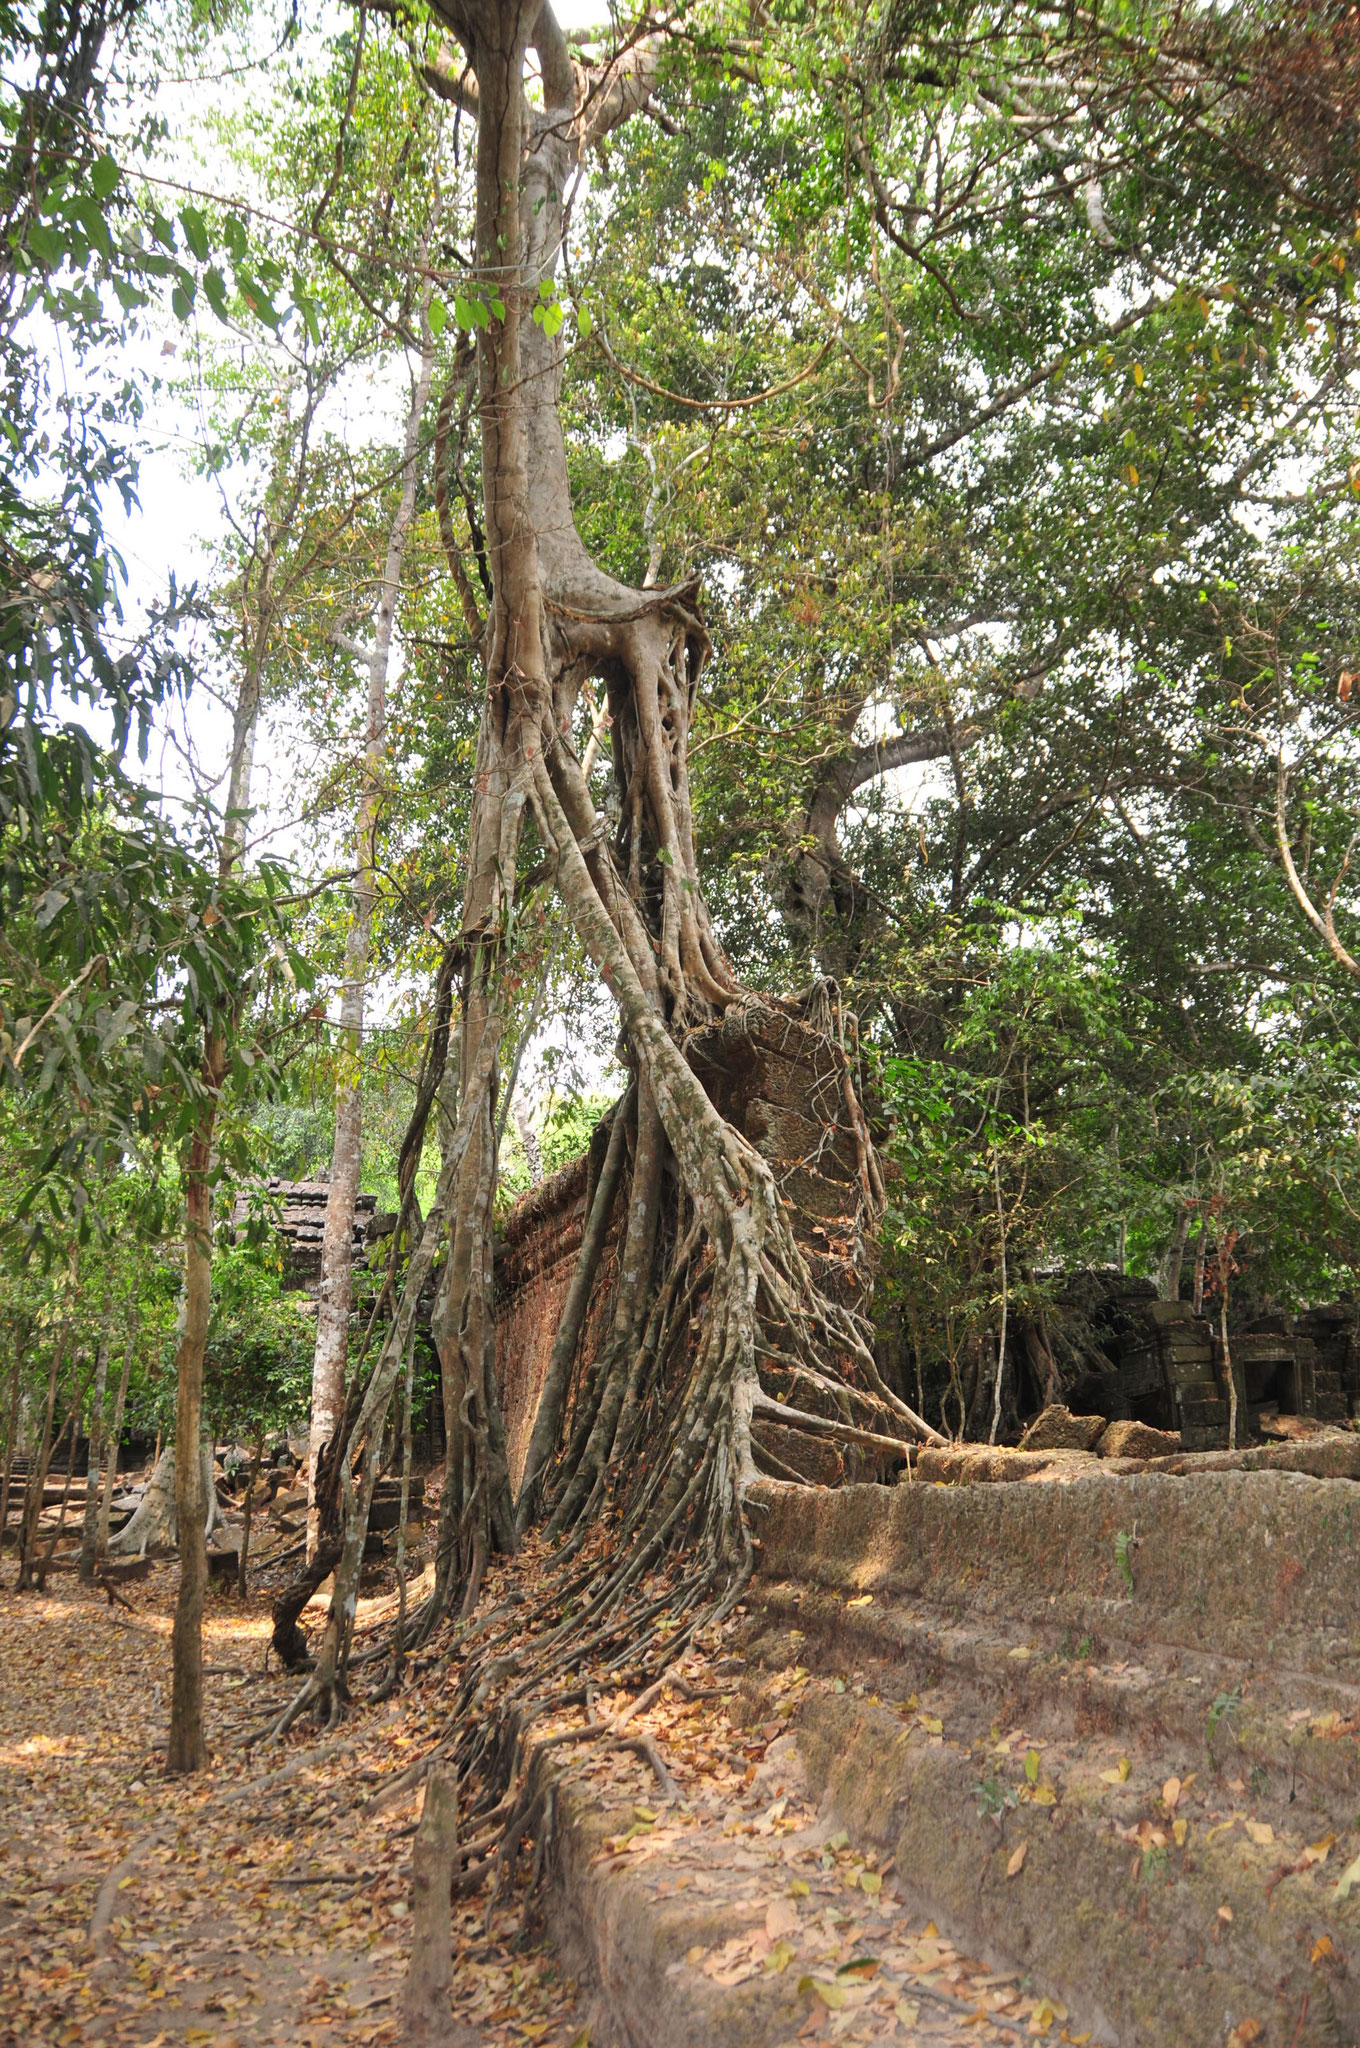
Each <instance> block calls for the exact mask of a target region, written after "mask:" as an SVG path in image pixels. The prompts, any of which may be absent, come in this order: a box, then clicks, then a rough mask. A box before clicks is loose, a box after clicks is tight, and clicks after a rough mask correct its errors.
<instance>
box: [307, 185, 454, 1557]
mask: <svg viewBox="0 0 1360 2048" xmlns="http://www.w3.org/2000/svg"><path fill="white" fill-rule="evenodd" d="M437 218H438V214H437V211H436V213H435V214H434V215H432V216H431V221H430V227H429V230H428V231H427V233H426V236H425V238H424V243H423V245H422V256H423V254H424V250H425V248H426V247H428V243H429V240H430V235H431V234H432V233H433V230H434V227H435V224H436V222H437ZM430 297H431V289H430V287H429V286H427V287H426V289H425V291H424V292H423V294H422V295H421V300H420V308H419V311H420V333H421V343H422V346H421V355H420V365H419V370H418V373H417V375H416V378H415V381H414V384H413V386H412V391H411V402H410V405H409V406H408V408H407V413H406V434H405V440H404V443H403V451H402V457H403V464H404V467H403V472H402V487H401V497H400V499H399V500H398V503H397V509H396V513H395V515H394V517H393V520H392V525H391V527H390V529H389V531H388V536H387V555H386V560H385V561H384V564H383V575H382V583H381V585H380V589H379V596H378V607H377V612H376V615H375V618H374V632H373V645H372V647H371V648H370V649H368V650H367V666H368V715H367V729H366V737H365V742H364V787H363V794H362V796H361V798H360V800H359V808H358V813H357V815H356V817H355V821H354V858H355V867H356V869H357V875H356V879H355V884H354V897H353V909H352V911H351V914H350V925H349V932H348V934H347V936H346V939H345V980H344V986H343V993H342V995H341V999H340V1063H341V1064H340V1076H339V1079H338V1081H337V1083H336V1090H335V1138H334V1142H333V1145H332V1149H331V1181H330V1192H329V1194H328V1196H327V1198H326V1227H325V1233H324V1235H323V1237H322V1242H321V1280H320V1287H319V1290H318V1299H317V1317H316V1351H315V1354H314V1357H313V1361H312V1421H311V1434H310V1438H309V1442H308V1450H307V1555H308V1556H309V1557H312V1556H314V1555H315V1552H316V1543H317V1509H316V1467H317V1460H318V1458H319V1456H320V1453H321V1450H322V1447H323V1446H324V1445H325V1444H328V1443H329V1442H330V1440H331V1437H332V1435H333V1434H334V1431H335V1427H336V1424H337V1423H338V1422H339V1420H340V1417H341V1414H342V1413H343V1411H344V1406H345V1378H346V1365H347V1357H348V1345H349V1318H350V1302H351V1296H352V1292H353V1288H352V1277H353V1273H352V1268H353V1256H354V1252H353V1246H354V1204H355V1199H356V1197H357V1195H358V1193H359V1174H360V1169H361V1166H362V1161H363V1115H364V1111H363V1084H362V1079H361V1075H360V1070H359V1054H360V1050H361V1048H362V1044H363V1031H364V995H365V990H366V987H367V983H368V972H369V949H370V943H371V938H372V931H373V911H374V906H375V904H376V902H377V898H378V884H377V872H376V868H377V844H376V841H377V831H378V820H379V811H380V807H381V800H382V765H383V762H384V761H385V759H386V757H387V672H388V664H389V662H390V659H391V653H392V630H393V625H394V622H395V618H396V609H397V597H398V594H399V592H400V589H401V576H402V569H403V566H404V564H405V560H406V546H407V542H408V540H409V538H410V533H411V523H412V520H413V519H414V516H415V505H416V479H417V472H418V469H419V458H420V448H421V423H422V421H423V419H424V416H425V409H426V406H427V405H428V403H429V397H430V382H431V379H432V377H433V375H434V351H435V344H434V336H433V335H432V334H431V332H430V321H429V310H430Z"/></svg>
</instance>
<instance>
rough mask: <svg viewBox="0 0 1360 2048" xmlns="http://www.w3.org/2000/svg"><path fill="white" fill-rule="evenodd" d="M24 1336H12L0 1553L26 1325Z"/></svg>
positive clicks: (15, 1441) (1, 1487) (0, 1499)
mask: <svg viewBox="0 0 1360 2048" xmlns="http://www.w3.org/2000/svg"><path fill="white" fill-rule="evenodd" d="M23 1328H24V1333H25V1334H24V1335H23V1336H22V1337H20V1336H19V1335H18V1333H17V1331H16V1333H15V1336H14V1359H13V1363H12V1364H11V1366H10V1369H9V1415H8V1417H7V1419H6V1424H5V1463H4V1469H3V1471H0V1552H3V1550H4V1547H5V1538H6V1537H7V1536H8V1534H9V1484H10V1473H11V1472H12V1470H13V1468H14V1453H15V1450H16V1448H17V1445H18V1437H19V1365H20V1361H21V1359H22V1357H23V1353H24V1350H25V1348H26V1345H27V1341H28V1338H27V1330H28V1325H27V1324H24V1325H23Z"/></svg>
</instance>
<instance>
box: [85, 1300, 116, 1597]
mask: <svg viewBox="0 0 1360 2048" xmlns="http://www.w3.org/2000/svg"><path fill="white" fill-rule="evenodd" d="M109 1317H110V1309H109V1304H108V1303H107V1302H106V1303H105V1307H104V1315H103V1320H102V1321H101V1323H100V1326H99V1349H98V1352H97V1353H96V1356H95V1368H94V1397H93V1399H92V1401H91V1403H90V1428H89V1437H88V1448H87V1451H86V1457H85V1522H84V1527H83V1529H82V1531H81V1538H80V1563H79V1566H78V1574H79V1577H80V1579H81V1580H82V1582H83V1583H84V1584H85V1585H87V1586H88V1585H92V1584H93V1583H94V1564H95V1555H96V1551H97V1548H98V1542H99V1475H100V1471H101V1468H102V1465H103V1459H104V1396H105V1392H106V1390H107V1385H108V1376H109Z"/></svg>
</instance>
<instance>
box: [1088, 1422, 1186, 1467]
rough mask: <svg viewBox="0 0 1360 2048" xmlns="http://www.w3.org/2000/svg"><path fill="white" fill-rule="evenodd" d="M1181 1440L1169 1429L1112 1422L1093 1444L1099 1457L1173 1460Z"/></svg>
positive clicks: (1137, 1423)
mask: <svg viewBox="0 0 1360 2048" xmlns="http://www.w3.org/2000/svg"><path fill="white" fill-rule="evenodd" d="M1180 1448H1181V1440H1180V1438H1179V1437H1178V1436H1177V1435H1176V1434H1175V1432H1174V1431H1173V1430H1169V1429H1153V1428H1151V1427H1150V1426H1149V1424H1148V1423H1146V1422H1112V1423H1111V1424H1110V1426H1109V1428H1108V1429H1107V1430H1106V1431H1105V1434H1104V1435H1103V1436H1102V1437H1101V1439H1100V1441H1099V1443H1098V1444H1097V1445H1096V1450H1097V1452H1098V1453H1099V1455H1100V1456H1101V1457H1102V1458H1139V1459H1141V1458H1173V1457H1175V1456H1176V1455H1177V1453H1178V1452H1179V1450H1180Z"/></svg>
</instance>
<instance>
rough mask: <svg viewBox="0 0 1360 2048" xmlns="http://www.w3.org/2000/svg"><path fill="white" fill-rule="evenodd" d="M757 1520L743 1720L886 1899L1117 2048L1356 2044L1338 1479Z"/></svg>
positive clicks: (1358, 1753)
mask: <svg viewBox="0 0 1360 2048" xmlns="http://www.w3.org/2000/svg"><path fill="white" fill-rule="evenodd" d="M1093 1462H1094V1461H1093ZM755 1499H756V1502H757V1503H758V1505H757V1510H756V1521H757V1526H758V1527H760V1528H761V1531H762V1538H763V1559H762V1568H761V1575H760V1578H759V1580H758V1582H757V1585H756V1587H755V1588H754V1589H753V1597H752V1599H751V1602H750V1608H751V1613H750V1620H749V1629H750V1637H749V1644H748V1653H749V1657H750V1669H749V1672H748V1676H747V1678H746V1681H745V1685H744V1695H743V1696H744V1703H745V1704H744V1711H745V1713H746V1716H747V1718H748V1720H749V1722H750V1723H751V1725H753V1726H760V1725H763V1724H765V1723H767V1722H768V1720H769V1719H770V1717H772V1716H778V1717H779V1718H780V1719H781V1720H783V1721H784V1723H785V1725H787V1726H788V1727H789V1729H790V1731H791V1732H792V1734H793V1735H794V1737H795V1739H796V1741H797V1743H798V1746H799V1751H800V1755H801V1758H802V1761H803V1764H804V1767H805V1769H806V1771H807V1774H808V1784H809V1797H810V1798H811V1799H813V1800H817V1801H829V1802H830V1803H831V1804H832V1805H833V1806H834V1808H835V1809H836V1811H837V1812H838V1813H839V1814H840V1816H841V1817H842V1821H843V1825H844V1826H845V1827H846V1828H847V1829H848V1830H849V1831H850V1834H851V1836H852V1838H853V1839H854V1840H855V1841H856V1843H857V1844H858V1845H859V1846H860V1847H861V1848H862V1849H863V1850H864V1851H865V1852H866V1853H873V1854H875V1855H877V1856H878V1857H879V1858H880V1859H888V1858H891V1859H892V1861H893V1865H894V1868H895V1870H896V1872H897V1874H898V1877H899V1880H900V1881H901V1882H902V1883H903V1886H904V1894H905V1902H906V1903H907V1904H908V1906H910V1905H912V1904H913V1903H915V1901H917V1900H919V1901H920V1902H922V1903H925V1902H928V1904H929V1910H930V1912H931V1914H932V1916H933V1917H934V1919H935V1921H936V1922H937V1924H938V1925H939V1926H940V1927H941V1928H942V1929H943V1930H944V1931H945V1933H946V1934H947V1935H949V1936H950V1937H952V1939H953V1940H954V1941H955V1942H956V1943H957V1944H958V1945H959V1946H960V1947H961V1948H964V1949H966V1950H971V1951H973V1952H974V1953H980V1954H983V1955H986V1954H987V1953H988V1952H989V1949H990V1950H991V1951H1000V1952H1002V1953H1004V1954H1006V1955H1008V1956H1009V1957H1010V1958H1012V1960H1013V1964H1014V1965H1015V1966H1017V1967H1019V1968H1020V1969H1021V1970H1023V1971H1027V1972H1029V1973H1030V1975H1031V1978H1032V1981H1033V1982H1034V1983H1036V1984H1039V1983H1042V1984H1043V1985H1044V1986H1045V1987H1046V1988H1047V1989H1048V1991H1049V1993H1050V1995H1051V1996H1053V1997H1055V1998H1057V1999H1060V2000H1061V2001H1062V2002H1063V2003H1064V2004H1065V2005H1066V2006H1068V2007H1070V2008H1071V2010H1072V2012H1073V2013H1074V2014H1078V2015H1080V2017H1081V2024H1082V2025H1083V2026H1084V2027H1089V2028H1090V2029H1091V2030H1092V2037H1093V2039H1095V2040H1098V2041H1108V2042H1112V2043H1118V2044H1119V2048H1154V2044H1155V2048H1206V2044H1208V2043H1210V2042H1221V2041H1224V2040H1229V2041H1233V2042H1234V2043H1236V2042H1238V2041H1242V2042H1247V2041H1250V2042H1253V2043H1255V2044H1257V2048H1332V2044H1335V2043H1337V2042H1355V2041H1356V2040H1357V2039H1360V1987H1358V1986H1357V1985H1356V1984H1355V1983H1354V1982H1353V1981H1352V1978H1351V1975H1350V1972H1351V1970H1353V1969H1355V1968H1356V1967H1357V1966H1360V1881H1358V1883H1357V1890H1356V1892H1355V1895H1354V1896H1353V1897H1352V1896H1348V1895H1343V1894H1339V1893H1338V1889H1337V1880H1338V1878H1339V1877H1340V1875H1341V1873H1342V1872H1343V1871H1344V1870H1345V1869H1346V1867H1347V1866H1348V1865H1349V1864H1350V1863H1351V1862H1352V1860H1354V1859H1356V1858H1357V1857H1360V1741H1357V1735H1360V1640H1358V1639H1357V1634H1356V1631H1357V1627H1358V1626H1360V1488H1358V1487H1357V1486H1356V1485H1355V1483H1354V1482H1353V1481H1350V1480H1345V1479H1334V1480H1316V1479H1310V1478H1307V1477H1304V1476H1303V1475H1300V1474H1296V1473H1286V1472H1281V1471H1269V1470H1267V1471H1256V1472H1242V1471H1236V1472H1231V1473H1210V1474H1207V1475H1204V1476H1200V1477H1197V1478H1186V1477H1171V1476H1160V1475H1159V1476H1128V1475H1119V1474H1104V1475H1098V1476H1094V1477H1092V1478H1091V1479H1089V1480H1079V1481H1077V1482H1075V1483H1072V1484H1068V1485H1061V1486H1057V1485H1050V1486H1045V1485H1034V1484H1026V1483H1014V1484H1006V1483H1004V1482H1003V1483H992V1484H987V1485H981V1486H968V1485H955V1486H939V1485H936V1486H930V1485H921V1484H919V1483H918V1484H915V1485H913V1486H910V1487H908V1486H899V1487H897V1488H895V1489H887V1488H867V1487H866V1488H846V1489H842V1490H840V1491H839V1492H838V1493H821V1494H818V1493H813V1492H811V1491H809V1490H807V1489H801V1488H794V1487H791V1486H777V1485H773V1484H772V1485H768V1486H762V1487H761V1488H760V1489H759V1491H758V1493H757V1495H756V1496H755ZM800 1667H801V1675H799V1676H793V1675H792V1674H795V1673H798V1672H799V1670H800ZM1021 1851H1023V1854H1020V1852H1021ZM1017 1856H1019V1867H1018V1868H1017V1867H1016V1864H1015V1859H1016V1858H1017ZM1008 1872H1009V1873H1010V1874H1009V1875H1008ZM1235 2029H1236V2030H1243V2029H1245V2031H1237V2032H1234V2030H1235ZM1253 2029H1255V2030H1256V2031H1253ZM1053 2038H1055V2039H1057V2038H1061V2035H1060V2033H1058V2032H1057V2030H1056V2029H1055V2030H1054V2034H1053Z"/></svg>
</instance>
